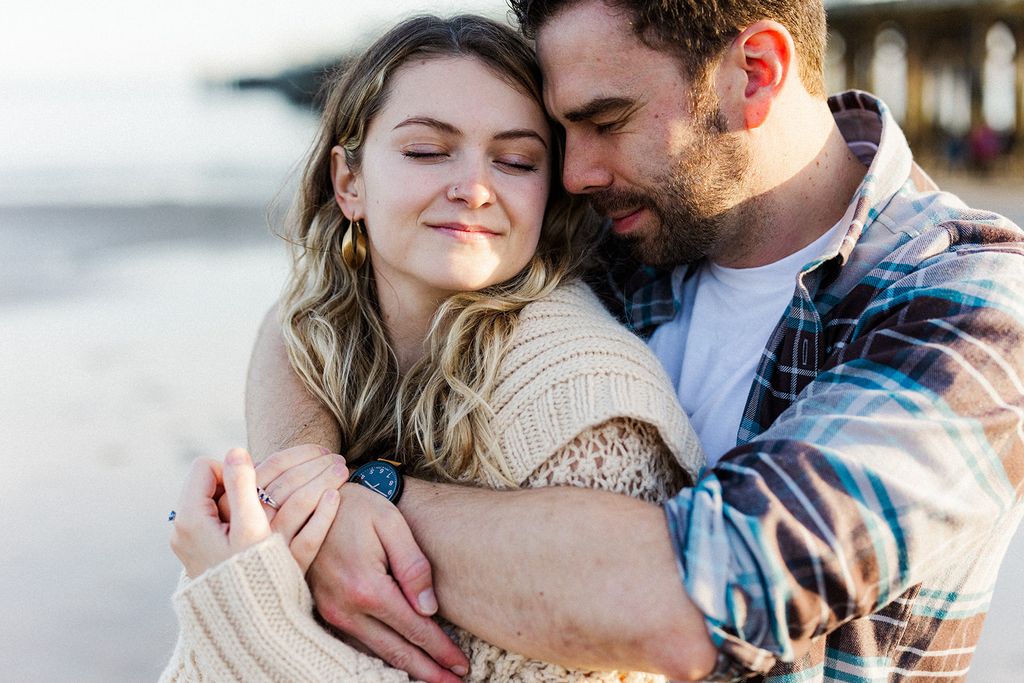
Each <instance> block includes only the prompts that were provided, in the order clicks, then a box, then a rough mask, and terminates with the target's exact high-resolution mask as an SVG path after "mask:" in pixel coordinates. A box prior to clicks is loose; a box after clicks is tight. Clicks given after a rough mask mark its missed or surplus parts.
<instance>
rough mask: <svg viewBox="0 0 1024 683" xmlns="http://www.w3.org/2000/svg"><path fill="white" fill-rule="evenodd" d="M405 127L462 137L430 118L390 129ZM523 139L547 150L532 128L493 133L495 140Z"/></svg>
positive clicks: (408, 119) (425, 117) (454, 129)
mask: <svg viewBox="0 0 1024 683" xmlns="http://www.w3.org/2000/svg"><path fill="white" fill-rule="evenodd" d="M406 126H427V127H428V128H433V129H435V130H437V131H440V132H442V133H446V134H448V135H462V131H461V130H460V129H458V128H456V127H455V126H453V125H452V124H450V123H448V122H447V121H441V120H439V119H435V118H433V117H430V116H411V117H409V118H407V119H405V120H404V121H402V122H401V123H399V124H398V125H397V126H395V127H394V128H392V130H398V129H399V128H404V127H406ZM523 138H530V139H533V140H536V141H537V142H539V143H540V144H541V145H542V146H543V147H544V149H547V148H548V143H547V142H546V141H545V140H544V137H543V136H542V135H541V134H540V133H538V132H537V131H535V130H533V129H532V128H512V129H510V130H503V131H501V132H500V133H495V135H494V139H495V140H522V139H523Z"/></svg>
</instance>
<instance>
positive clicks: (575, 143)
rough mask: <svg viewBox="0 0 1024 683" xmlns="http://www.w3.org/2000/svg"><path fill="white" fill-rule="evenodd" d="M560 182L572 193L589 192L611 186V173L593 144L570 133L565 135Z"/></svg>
mask: <svg viewBox="0 0 1024 683" xmlns="http://www.w3.org/2000/svg"><path fill="white" fill-rule="evenodd" d="M562 184H563V185H565V189H566V190H568V191H569V192H571V193H573V194H589V193H591V192H598V191H600V190H603V189H605V188H608V187H611V184H612V174H611V173H610V172H609V171H608V169H607V167H606V164H605V163H604V159H603V155H602V154H601V153H600V151H599V150H598V149H596V146H595V145H593V144H592V143H590V142H588V141H586V140H581V139H579V138H578V137H575V136H572V135H568V136H566V140H565V163H564V164H563V165H562Z"/></svg>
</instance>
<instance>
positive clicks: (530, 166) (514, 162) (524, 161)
mask: <svg viewBox="0 0 1024 683" xmlns="http://www.w3.org/2000/svg"><path fill="white" fill-rule="evenodd" d="M494 163H496V164H497V165H498V166H501V167H503V168H506V169H509V170H510V171H512V172H513V173H519V172H522V173H533V172H535V171H536V170H537V164H536V163H534V162H533V161H532V160H531V159H529V158H527V157H521V156H502V157H498V158H497V159H495V160H494Z"/></svg>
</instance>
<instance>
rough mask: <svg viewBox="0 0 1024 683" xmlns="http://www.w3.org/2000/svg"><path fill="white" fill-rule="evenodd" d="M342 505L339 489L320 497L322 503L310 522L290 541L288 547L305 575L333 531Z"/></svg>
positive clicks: (328, 491)
mask: <svg viewBox="0 0 1024 683" xmlns="http://www.w3.org/2000/svg"><path fill="white" fill-rule="evenodd" d="M340 505H341V495H340V494H339V493H338V491H337V489H328V490H327V491H324V493H323V495H322V496H320V502H319V503H318V504H317V506H316V511H315V512H313V516H312V517H310V518H309V521H308V522H306V524H305V526H303V527H302V530H301V531H299V532H298V533H297V534H295V535H294V536H295V537H294V538H292V539H291V540H290V542H289V544H288V547H289V549H290V550H291V551H292V557H294V558H295V561H296V562H297V563H298V565H299V569H301V570H302V573H303V574H305V573H306V570H308V569H309V565H311V564H312V563H313V558H315V557H316V554H317V553H318V552H319V551H320V546H322V545H323V544H324V539H325V538H327V532H329V531H330V530H331V525H332V524H334V516H335V515H336V514H338V507H339V506H340ZM286 540H287V538H286Z"/></svg>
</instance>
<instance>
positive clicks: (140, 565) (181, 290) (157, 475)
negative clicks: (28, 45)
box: [0, 180, 1024, 683]
mask: <svg viewBox="0 0 1024 683" xmlns="http://www.w3.org/2000/svg"><path fill="white" fill-rule="evenodd" d="M957 187H958V188H960V189H961V191H962V194H963V195H964V196H965V197H966V198H967V199H968V200H970V201H972V202H973V203H975V204H976V205H977V206H980V207H984V208H992V209H995V210H999V211H1002V212H1004V213H1007V214H1009V215H1010V216H1011V217H1012V218H1014V219H1015V220H1017V221H1018V222H1021V221H1022V220H1024V206H1022V205H1021V202H1020V199H1019V197H1020V196H1021V195H1020V187H1019V184H1017V185H1010V184H1007V183H1006V182H1005V181H1003V182H977V181H971V182H965V181H962V180H961V181H957ZM0 253H3V254H4V267H3V268H2V269H0V344H2V348H3V353H2V354H0V378H3V385H2V386H3V390H2V391H0V416H2V417H0V425H2V427H0V434H2V438H3V449H2V455H0V458H2V471H3V472H4V476H3V478H2V479H3V481H4V487H3V493H2V495H0V516H2V517H0V518H2V519H3V520H4V526H5V529H6V532H5V537H6V538H8V539H9V542H8V543H6V544H5V545H6V546H7V547H6V552H4V553H2V554H0V605H3V613H2V618H0V643H2V645H0V671H2V672H3V678H4V679H6V680H12V681H68V680H75V681H82V682H88V681H105V682H106V681H139V680H154V679H155V678H156V677H157V675H158V674H159V671H160V669H161V668H162V665H163V663H164V662H165V660H166V658H167V657H168V656H169V654H170V651H171V648H172V646H173V643H174V638H175V624H174V616H173V614H172V612H171V610H170V606H169V599H168V596H169V594H170V592H171V590H172V588H173V586H174V582H175V579H176V576H177V572H178V569H177V562H176V560H175V558H174V557H173V556H172V554H171V553H170V551H169V550H168V548H167V534H168V524H167V522H166V515H167V512H168V510H169V509H171V508H172V507H173V506H174V499H175V496H176V495H177V489H178V486H179V483H180V482H181V480H182V477H183V476H184V473H185V470H186V468H187V466H188V463H189V462H190V461H191V460H192V459H193V458H194V457H196V456H198V455H209V456H215V457H220V455H222V454H223V453H224V451H226V450H227V449H228V448H229V447H231V446H234V445H239V444H242V443H244V438H245V436H244V424H243V418H242V395H243V390H244V380H245V368H246V363H247V360H248V353H249V349H250V347H251V344H252V340H253V338H254V335H255V331H256V328H257V325H258V323H259V320H260V318H261V317H262V315H263V313H264V311H265V310H266V308H267V306H268V305H269V303H270V302H271V301H272V300H273V299H274V298H275V296H276V295H277V292H278V290H279V288H280V285H281V283H282V282H283V279H284V275H285V270H286V261H285V252H284V249H283V247H282V245H281V243H280V242H279V241H277V240H275V239H274V238H273V237H271V236H270V234H269V230H268V229H267V228H266V227H265V221H264V218H263V210H262V208H261V207H256V206H211V207H174V206H155V207H142V208H115V207H102V208H81V207H62V208H55V209H15V208H0ZM1022 609H1024V537H1022V535H1021V534H1018V536H1017V538H1016V539H1015V541H1014V543H1013V545H1012V547H1011V548H1010V552H1009V555H1008V557H1007V561H1006V564H1005V566H1004V568H1003V571H1002V573H1001V575H1000V583H999V587H998V589H997V593H996V597H995V600H994V603H993V606H992V611H991V614H990V617H989V620H988V623H987V625H986V627H985V633H984V636H983V638H982V644H981V646H980V647H979V650H978V654H977V656H976V658H975V664H974V667H973V669H972V673H971V675H970V676H969V680H971V681H976V682H978V683H987V682H988V681H1003V680H1014V679H1015V678H1017V677H1018V676H1019V674H1020V671H1021V670H1022V669H1024V639H1022V636H1021V635H1020V630H1019V616H1020V614H1021V612H1022Z"/></svg>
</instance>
